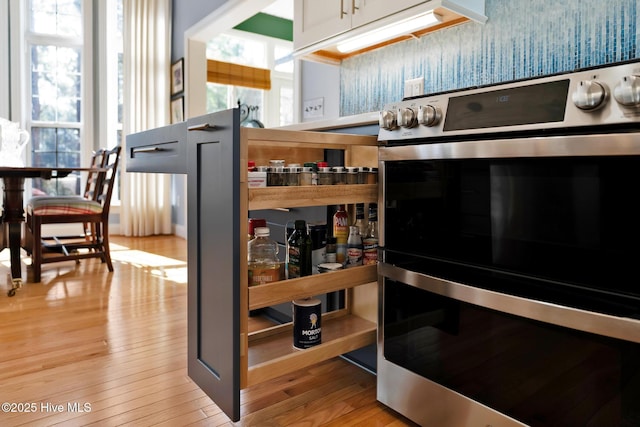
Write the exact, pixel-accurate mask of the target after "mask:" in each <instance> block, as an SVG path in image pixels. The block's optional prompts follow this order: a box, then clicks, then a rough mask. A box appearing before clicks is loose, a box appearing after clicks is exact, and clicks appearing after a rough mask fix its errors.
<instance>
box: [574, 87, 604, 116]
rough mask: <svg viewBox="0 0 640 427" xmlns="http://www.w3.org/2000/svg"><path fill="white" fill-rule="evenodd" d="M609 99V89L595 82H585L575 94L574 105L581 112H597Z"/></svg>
mask: <svg viewBox="0 0 640 427" xmlns="http://www.w3.org/2000/svg"><path fill="white" fill-rule="evenodd" d="M606 99H607V89H606V88H605V87H604V86H603V85H602V83H600V82H597V81H595V80H583V81H581V82H580V84H578V88H577V89H576V91H575V92H574V93H573V103H574V104H575V106H576V107H578V108H579V109H581V110H595V109H597V108H599V107H602V106H603V105H604V104H605V100H606Z"/></svg>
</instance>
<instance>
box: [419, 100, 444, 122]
mask: <svg viewBox="0 0 640 427" xmlns="http://www.w3.org/2000/svg"><path fill="white" fill-rule="evenodd" d="M441 118H442V113H441V112H440V109H439V108H438V107H434V106H433V105H421V106H420V109H419V110H418V123H420V124H421V125H425V126H429V127H431V126H435V125H437V124H438V123H440V119H441Z"/></svg>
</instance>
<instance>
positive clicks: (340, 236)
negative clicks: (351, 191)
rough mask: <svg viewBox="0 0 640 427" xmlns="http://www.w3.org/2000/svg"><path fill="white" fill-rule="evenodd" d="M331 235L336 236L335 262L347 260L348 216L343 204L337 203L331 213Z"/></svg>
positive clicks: (343, 262) (343, 263)
mask: <svg viewBox="0 0 640 427" xmlns="http://www.w3.org/2000/svg"><path fill="white" fill-rule="evenodd" d="M333 237H335V238H336V262H339V263H340V264H342V265H345V264H346V262H347V239H348V238H349V217H348V215H347V211H346V210H345V206H344V205H338V210H337V212H336V213H335V214H334V215H333Z"/></svg>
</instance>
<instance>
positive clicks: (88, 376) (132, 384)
mask: <svg viewBox="0 0 640 427" xmlns="http://www.w3.org/2000/svg"><path fill="white" fill-rule="evenodd" d="M112 251H113V252H112V256H113V259H114V267H115V272H114V273H108V271H107V269H106V267H105V266H104V265H102V264H100V262H99V261H98V260H85V261H83V262H82V263H81V264H80V265H79V266H76V265H75V264H74V263H73V262H69V263H58V264H48V265H45V266H44V267H43V271H42V282H41V283H28V282H27V283H26V284H25V285H24V286H23V288H22V289H20V290H18V292H17V294H16V296H14V297H12V298H9V297H7V295H6V291H7V290H8V289H9V288H8V285H6V283H4V277H5V276H6V274H7V273H8V272H9V267H8V265H9V264H8V251H6V250H5V251H3V252H1V253H0V262H1V265H0V278H2V280H0V283H3V284H4V287H3V286H0V403H2V402H7V403H9V407H8V409H9V410H10V411H9V412H6V409H7V408H6V406H5V405H3V408H2V411H0V425H2V426H20V425H25V426H26V425H28V426H49V425H64V426H73V425H78V426H80V425H82V426H84V425H92V424H94V425H100V426H116V425H135V426H157V425H167V426H184V425H206V426H219V425H223V426H227V425H233V424H232V423H231V422H230V421H229V419H228V418H227V417H226V416H225V415H224V414H223V413H221V411H220V410H219V409H218V407H217V406H216V405H215V404H214V403H213V402H212V401H211V399H209V398H208V397H207V396H206V395H205V394H204V393H203V392H202V391H201V390H200V389H199V388H198V387H197V386H196V385H195V384H194V383H193V382H192V381H191V380H190V379H189V378H188V376H187V369H186V365H187V354H186V353H187V341H186V335H187V333H186V332H187V326H186V317H187V315H186V309H187V296H186V292H187V291H186V287H187V285H186V276H187V274H186V262H185V261H186V252H187V250H186V242H185V241H184V240H183V239H180V238H174V237H151V238H123V237H118V236H116V237H114V238H113V240H112ZM25 261H27V262H28V260H25ZM28 273H29V269H28V268H27V267H26V266H25V265H24V264H23V276H24V275H25V274H26V275H28ZM27 278H28V277H27ZM81 410H84V412H81ZM11 411H16V412H11ZM242 416H243V418H242V420H241V421H240V422H239V423H237V425H247V426H248V425H259V426H265V425H268V426H285V425H300V426H348V425H351V426H410V425H414V424H412V423H411V422H410V421H408V420H406V419H405V418H403V417H402V416H400V415H398V414H397V413H395V412H393V411H391V410H390V409H388V408H386V407H385V406H384V405H382V404H380V403H378V402H377V401H376V399H375V377H374V376H373V375H371V374H369V373H367V372H365V371H363V370H362V369H360V368H357V367H355V366H353V365H351V364H349V363H347V362H345V361H344V360H342V359H339V358H337V359H332V360H329V361H327V362H325V363H322V364H319V365H317V366H314V367H313V368H311V369H307V370H302V371H299V372H295V373H292V374H290V375H286V376H283V377H280V378H277V379H275V380H273V381H269V382H267V383H264V384H259V385H257V386H254V387H251V388H249V389H246V390H243V392H242Z"/></svg>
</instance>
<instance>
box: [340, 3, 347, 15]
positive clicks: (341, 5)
mask: <svg viewBox="0 0 640 427" xmlns="http://www.w3.org/2000/svg"><path fill="white" fill-rule="evenodd" d="M346 14H347V12H345V11H344V0H340V19H342V18H344V15H346Z"/></svg>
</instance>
